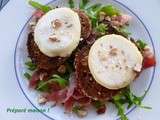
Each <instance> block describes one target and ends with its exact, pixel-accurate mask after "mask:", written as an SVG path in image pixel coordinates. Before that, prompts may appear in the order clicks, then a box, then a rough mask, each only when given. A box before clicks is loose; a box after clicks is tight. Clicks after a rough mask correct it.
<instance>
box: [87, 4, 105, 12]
mask: <svg viewBox="0 0 160 120" xmlns="http://www.w3.org/2000/svg"><path fill="white" fill-rule="evenodd" d="M101 6H102V4H100V3H96V4H94V5H91V6H89V7H88V8H86V10H88V11H93V12H96V11H99V10H100V9H101Z"/></svg>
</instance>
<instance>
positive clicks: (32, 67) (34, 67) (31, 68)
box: [25, 61, 37, 71]
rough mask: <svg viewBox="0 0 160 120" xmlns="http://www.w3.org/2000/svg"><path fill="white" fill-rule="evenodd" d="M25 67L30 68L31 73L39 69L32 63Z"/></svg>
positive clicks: (29, 62)
mask: <svg viewBox="0 0 160 120" xmlns="http://www.w3.org/2000/svg"><path fill="white" fill-rule="evenodd" d="M25 65H26V66H27V67H28V69H29V70H30V71H34V70H35V69H36V68H37V65H36V64H34V63H32V61H28V62H26V63H25Z"/></svg>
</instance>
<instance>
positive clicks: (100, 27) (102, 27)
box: [96, 23, 108, 35]
mask: <svg viewBox="0 0 160 120" xmlns="http://www.w3.org/2000/svg"><path fill="white" fill-rule="evenodd" d="M107 30H108V27H107V25H106V24H103V23H101V24H99V25H98V26H97V27H96V31H97V32H98V33H100V34H101V35H104V34H105V33H106V32H107Z"/></svg>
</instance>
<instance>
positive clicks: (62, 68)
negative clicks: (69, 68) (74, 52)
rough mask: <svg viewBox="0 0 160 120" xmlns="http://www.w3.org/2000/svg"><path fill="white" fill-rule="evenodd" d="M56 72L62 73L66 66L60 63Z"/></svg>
mask: <svg viewBox="0 0 160 120" xmlns="http://www.w3.org/2000/svg"><path fill="white" fill-rule="evenodd" d="M58 72H59V73H62V74H64V73H65V72H66V66H65V65H61V66H60V67H59V68H58Z"/></svg>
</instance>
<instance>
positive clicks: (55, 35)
mask: <svg viewBox="0 0 160 120" xmlns="http://www.w3.org/2000/svg"><path fill="white" fill-rule="evenodd" d="M29 4H30V5H31V6H33V7H34V8H35V9H36V10H35V12H34V13H33V18H32V20H31V22H30V23H29V34H28V40H27V44H26V45H27V48H28V61H26V63H25V65H26V67H27V69H28V71H27V72H26V73H24V76H25V77H26V78H27V79H28V82H29V88H30V89H34V90H36V91H39V93H40V94H41V95H40V97H39V98H38V103H39V104H45V103H47V102H53V103H55V104H56V105H60V104H62V105H63V106H64V108H65V111H66V112H68V113H70V112H71V113H75V114H77V116H79V117H85V116H86V115H87V112H88V111H87V110H88V109H87V108H89V106H93V107H94V108H95V111H96V112H97V114H103V113H105V112H106V108H107V104H106V103H108V102H112V103H113V104H114V105H115V107H116V108H117V110H118V115H119V116H120V118H121V120H128V118H127V117H126V115H125V109H126V108H125V107H124V106H125V105H126V104H127V105H128V106H127V109H129V108H131V107H132V106H133V105H136V106H138V107H141V108H145V109H151V108H150V107H147V106H144V105H142V100H143V98H144V96H145V94H146V93H145V94H144V95H142V96H136V95H134V94H133V93H132V91H131V90H130V87H129V85H130V83H131V82H134V80H136V78H137V77H138V76H139V74H141V72H142V71H143V70H144V69H147V68H149V67H153V66H155V65H156V60H155V57H154V54H153V52H152V51H151V49H150V47H149V46H148V45H147V43H145V42H144V41H143V40H141V39H134V38H132V37H131V33H130V32H128V30H127V27H128V26H129V22H130V21H131V20H132V17H131V16H130V15H127V14H125V13H122V12H121V11H120V10H119V9H118V8H116V7H114V6H113V5H110V4H106V5H102V4H100V3H96V4H93V5H90V4H89V0H80V3H79V8H76V7H75V3H74V0H68V5H69V7H58V6H55V7H53V6H49V5H42V4H40V3H37V2H35V1H32V0H30V1H29Z"/></svg>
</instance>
